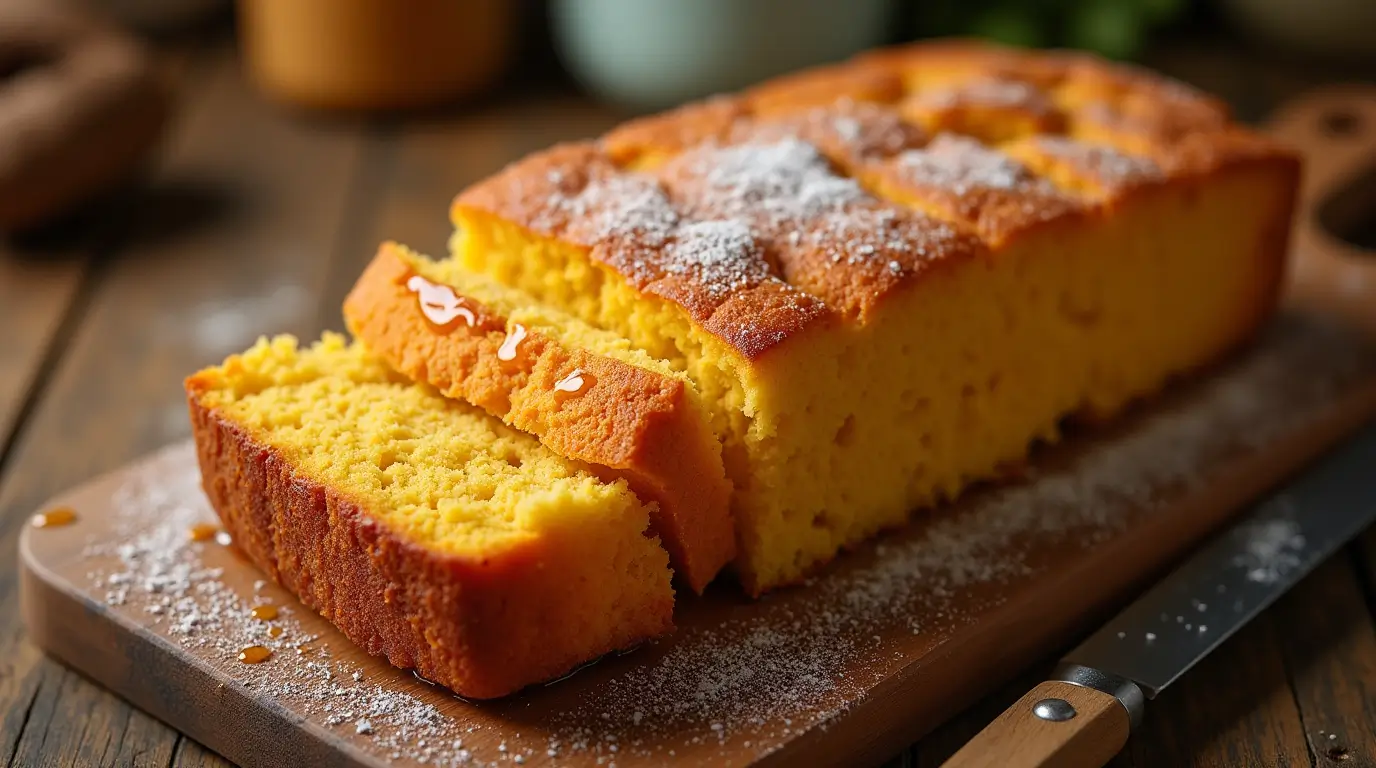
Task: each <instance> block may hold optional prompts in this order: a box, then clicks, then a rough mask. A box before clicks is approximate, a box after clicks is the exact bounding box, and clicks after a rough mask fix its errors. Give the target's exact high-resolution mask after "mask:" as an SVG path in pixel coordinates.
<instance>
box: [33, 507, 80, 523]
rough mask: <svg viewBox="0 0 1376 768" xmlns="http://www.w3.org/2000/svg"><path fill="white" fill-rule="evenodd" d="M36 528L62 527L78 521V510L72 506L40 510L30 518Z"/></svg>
mask: <svg viewBox="0 0 1376 768" xmlns="http://www.w3.org/2000/svg"><path fill="white" fill-rule="evenodd" d="M30 522H31V523H32V524H33V527H35V528H60V527H62V526H64V525H71V524H72V523H75V522H76V510H74V509H72V508H71V507H54V508H53V509H50V510H48V511H47V512H40V513H39V514H36V515H34V516H33V518H32V519H31V520H30Z"/></svg>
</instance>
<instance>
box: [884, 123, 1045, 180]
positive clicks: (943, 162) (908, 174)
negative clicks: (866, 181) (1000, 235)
mask: <svg viewBox="0 0 1376 768" xmlns="http://www.w3.org/2000/svg"><path fill="white" fill-rule="evenodd" d="M898 168H899V169H900V171H901V173H902V174H903V177H904V179H905V180H906V181H907V182H909V183H911V184H915V185H919V186H923V187H933V188H936V189H941V190H945V191H948V192H950V193H952V194H955V195H967V194H970V193H971V192H975V191H980V190H997V191H1001V192H1009V193H1019V194H1028V193H1035V194H1039V195H1055V194H1056V190H1055V188H1054V187H1052V186H1051V184H1050V183H1049V182H1047V181H1046V180H1045V179H1041V178H1038V177H1037V176H1034V175H1033V174H1032V172H1031V171H1030V170H1028V169H1027V167H1026V166H1024V165H1023V164H1022V163H1019V162H1018V161H1016V160H1014V159H1013V158H1011V157H1009V156H1008V155H1005V154H1004V153H1002V152H999V151H997V150H994V149H990V148H988V147H986V146H984V145H983V144H981V143H979V142H978V141H976V140H975V139H971V138H969V137H967V136H957V135H955V134H950V133H943V134H941V135H939V136H937V137H936V138H935V139H932V142H931V143H930V144H928V145H927V146H925V147H923V148H921V149H910V150H908V151H906V152H904V153H902V154H900V155H899V156H898Z"/></svg>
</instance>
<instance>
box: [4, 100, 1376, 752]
mask: <svg viewBox="0 0 1376 768" xmlns="http://www.w3.org/2000/svg"><path fill="white" fill-rule="evenodd" d="M1340 114H1341V115H1346V116H1347V117H1345V118H1344V117H1341V116H1340ZM1277 130H1278V131H1279V132H1280V133H1281V134H1282V135H1284V136H1286V137H1287V138H1289V139H1291V140H1292V141H1295V142H1296V143H1298V144H1301V145H1303V146H1315V147H1319V148H1321V151H1320V152H1316V153H1315V155H1314V158H1313V160H1312V162H1311V164H1310V166H1309V175H1308V180H1307V183H1306V184H1307V185H1306V188H1305V192H1304V195H1303V198H1304V204H1303V207H1304V210H1305V213H1304V214H1303V215H1302V216H1301V218H1300V229H1299V236H1298V238H1297V246H1298V248H1297V257H1298V259H1299V262H1300V263H1299V265H1298V266H1297V268H1296V270H1295V280H1294V290H1293V292H1292V300H1291V304H1290V308H1289V309H1287V311H1286V312H1285V313H1283V315H1282V316H1281V317H1280V318H1278V319H1277V320H1276V322H1275V323H1273V324H1272V325H1271V326H1270V327H1269V328H1268V329H1267V330H1266V331H1265V333H1264V334H1263V335H1262V337H1261V338H1260V339H1259V340H1258V342H1257V343H1256V344H1255V345H1254V346H1253V347H1252V348H1251V349H1249V350H1247V351H1246V352H1244V353H1242V354H1240V355H1238V356H1237V357H1235V358H1234V359H1232V360H1230V361H1227V362H1225V363H1224V364H1221V365H1219V366H1218V367H1216V368H1215V369H1213V370H1211V371H1207V372H1204V373H1203V374H1202V375H1201V376H1200V377H1198V378H1197V379H1196V380H1195V381H1193V382H1192V383H1189V384H1182V385H1179V386H1176V387H1174V388H1173V389H1172V390H1171V391H1170V392H1168V393H1167V394H1166V395H1165V396H1163V397H1162V398H1160V399H1158V400H1156V401H1153V403H1151V404H1150V405H1149V406H1144V407H1143V408H1141V409H1139V411H1138V412H1137V413H1135V414H1132V415H1131V416H1129V417H1128V418H1127V419H1125V420H1123V421H1122V422H1121V423H1119V424H1117V425H1115V426H1113V427H1111V428H1103V429H1092V430H1091V429H1082V430H1080V431H1078V432H1077V433H1075V434H1072V435H1071V436H1070V437H1069V439H1067V440H1066V441H1065V443H1064V444H1062V445H1061V446H1059V447H1056V448H1054V449H1047V450H1043V451H1039V452H1038V453H1037V455H1036V456H1035V457H1034V460H1033V462H1032V465H1031V468H1030V470H1029V472H1028V475H1027V477H1026V478H1025V479H1024V480H1022V481H1020V482H1018V483H1016V484H1012V485H1006V486H1000V487H997V488H988V489H983V490H980V491H977V492H975V493H973V494H970V495H969V496H968V497H967V498H966V499H965V500H964V501H963V502H962V503H960V504H959V505H956V506H954V507H952V508H950V509H947V510H944V511H941V512H939V513H936V514H931V515H925V516H924V517H923V519H922V521H921V522H920V523H918V524H916V525H914V526H912V527H911V528H909V529H907V530H904V531H902V532H898V533H895V534H892V535H889V536H886V537H883V538H881V539H880V540H879V541H877V542H875V543H873V544H871V545H868V546H865V547H862V548H860V549H859V550H858V551H856V552H853V553H850V554H848V555H846V556H844V557H843V558H841V560H840V561H839V562H838V564H837V565H836V566H835V567H833V568H831V569H829V570H828V571H827V572H826V573H825V574H824V575H822V576H819V577H818V578H816V579H815V580H813V581H812V582H811V583H809V584H808V585H806V586H804V587H800V588H796V589H788V590H782V591H780V592H778V593H776V594H772V595H770V596H768V597H766V598H765V599H762V600H759V601H750V600H747V599H745V598H744V597H742V596H740V595H739V594H738V593H737V592H736V591H734V590H732V589H731V588H730V587H729V585H718V586H717V587H716V588H714V589H713V590H711V591H709V594H708V595H706V596H705V597H703V598H700V599H694V598H691V597H684V598H681V599H680V602H679V609H678V614H677V621H678V625H679V628H678V631H677V632H676V633H675V634H674V635H673V636H671V637H669V638H667V639H665V640H662V641H659V642H656V643H652V644H649V645H647V646H645V647H642V648H640V649H638V650H636V651H634V652H631V653H627V654H622V655H618V656H615V657H609V658H605V659H602V660H601V661H600V662H598V663H596V664H594V665H591V666H589V667H586V668H584V669H583V670H581V671H579V672H578V673H576V674H574V675H572V676H571V677H569V678H567V679H565V680H563V681H560V682H558V683H555V684H551V685H548V686H543V687H538V688H534V689H530V690H527V691H525V692H523V693H521V694H518V695H516V696H513V697H510V698H508V699H505V700H502V701H498V702H487V703H481V704H478V703H470V702H466V701H464V700H461V699H459V698H457V697H455V696H453V695H452V694H450V693H448V692H447V691H445V690H444V689H442V688H438V687H435V686H432V685H430V684H428V683H426V682H425V681H423V680H420V679H418V678H416V677H415V676H413V675H411V674H409V673H407V672H404V671H400V670H396V669H394V668H392V667H390V666H388V665H386V664H385V663H382V662H380V661H378V660H376V659H373V658H371V657H368V656H365V655H363V654H362V653H361V652H360V651H359V650H358V649H357V648H356V647H355V646H353V645H352V644H351V643H349V642H348V641H347V640H345V639H344V638H343V637H342V636H341V635H339V634H338V633H337V632H336V631H334V630H333V629H332V627H331V626H330V625H329V624H328V623H326V622H325V621H324V620H322V619H320V618H319V617H318V616H316V615H314V614H312V613H311V612H310V611H308V610H306V609H303V608H301V607H300V606H299V605H298V604H297V603H296V602H295V601H294V599H293V598H292V597H291V596H290V595H289V594H287V593H285V592H283V591H282V590H280V589H278V588H277V587H275V586H273V585H270V584H265V583H263V582H262V581H260V579H261V578H262V577H261V575H260V574H259V573H258V572H257V571H256V570H255V569H254V568H253V567H252V566H251V565H250V564H249V563H248V562H246V561H245V560H243V559H242V558H241V557H240V556H238V555H237V554H236V550H235V549H234V548H233V546H232V544H227V543H225V542H222V541H217V540H216V539H215V538H214V536H213V535H211V536H210V537H209V538H206V539H204V540H200V541H197V540H194V539H195V538H196V536H193V532H196V533H197V534H202V535H203V534H205V533H207V531H206V530H203V529H200V528H198V526H199V525H200V524H204V523H210V522H212V521H213V520H214V515H213V514H212V512H211V511H210V508H209V506H208V505H207V503H206V501H205V499H204V498H203V496H202V494H201V492H200V489H199V486H198V481H199V478H198V475H197V470H196V462H195V458H194V452H193V450H192V448H191V446H190V445H187V444H183V445H177V446H172V447H170V448H168V449H166V450H164V451H163V452H161V453H159V454H157V455H155V456H152V457H150V458H148V459H146V460H144V461H142V462H140V463H138V464H136V465H134V466H131V467H128V468H125V469H123V470H120V471H118V472H116V473H114V474H112V475H109V476H106V477H103V478H100V479H97V480H94V481H92V482H91V483H89V484H87V485H84V486H82V487H80V488H77V489H75V490H73V491H71V492H69V493H66V494H63V495H62V496H59V497H58V498H56V499H53V500H52V501H51V502H49V504H47V505H46V506H45V507H44V508H43V509H42V510H39V512H45V511H50V510H54V509H58V508H70V509H72V510H74V511H75V513H76V519H75V521H74V522H72V523H71V524H69V525H62V526H51V527H44V528H38V527H30V528H28V529H26V531H25V533H24V535H23V537H22V539H21V542H20V552H21V561H22V563H21V571H22V598H23V610H24V616H25V619H26V621H27V623H28V626H29V630H30V633H31V636H32V637H33V639H34V640H35V642H37V643H38V644H39V645H41V646H42V647H43V648H44V649H45V650H47V651H48V652H49V653H51V654H53V655H54V656H56V657H58V658H60V659H62V660H63V661H65V662H66V663H68V664H70V665H72V666H73V667H75V668H77V669H79V670H81V671H83V672H84V673H86V674H87V675H89V676H90V677H92V678H94V679H95V680H97V681H99V682H100V683H102V684H104V685H106V686H108V687H109V688H111V689H112V690H114V691H117V692H118V693H120V694H121V695H123V696H124V697H126V698H128V699H129V700H130V701H131V702H133V703H135V704H136V705H138V706H140V707H142V708H144V709H146V710H147V711H149V712H151V713H152V714H154V715H156V716H158V717H160V718H162V719H163V720H165V721H167V722H168V723H170V724H171V725H173V726H174V727H176V728H178V729H180V730H182V731H184V732H186V733H187V734H188V735H190V736H192V737H193V738H195V739H197V740H198V741H200V742H202V743H204V744H205V745H207V746H209V747H211V748H212V749H214V750H216V751H217V752H220V753H221V754H223V755H225V756H226V757H228V758H230V759H232V760H235V761H237V762H239V763H242V764H245V765H256V766H269V765H272V766H276V765H366V766H377V765H384V764H393V765H404V766H411V765H421V764H424V765H455V764H464V763H466V762H467V763H472V764H490V763H496V764H499V765H507V764H513V765H514V764H524V765H547V764H559V765H588V766H592V765H617V766H633V765H656V764H662V763H664V762H669V761H675V760H677V761H681V762H683V763H684V764H689V765H693V764H698V765H784V764H799V763H805V764H808V765H856V764H865V763H872V762H878V761H879V760H882V759H883V758H885V757H888V756H889V755H891V754H893V753H895V752H897V751H898V750H899V749H901V748H902V747H903V746H904V745H906V744H908V743H910V742H911V741H913V740H915V739H917V738H919V737H920V736H921V735H922V734H924V733H925V732H927V731H928V730H930V729H931V728H932V727H934V726H935V725H937V724H938V723H939V722H941V721H942V720H943V719H944V718H946V717H949V716H950V715H952V714H954V713H955V712H957V711H959V710H960V709H961V708H963V707H965V706H967V705H968V704H970V703H971V702H973V701H974V700H975V699H977V698H978V697H980V696H981V695H982V694H983V693H985V692H987V691H988V690H989V689H990V688H991V687H993V686H995V685H997V684H998V683H1000V682H1002V681H1004V680H1006V679H1007V678H1009V677H1011V676H1012V675H1013V674H1014V673H1016V672H1017V671H1018V670H1020V669H1022V668H1024V667H1026V666H1027V665H1029V664H1031V663H1033V662H1035V661H1037V660H1039V659H1042V658H1044V657H1045V656H1046V655H1048V654H1050V653H1053V652H1054V651H1055V650H1057V649H1058V648H1060V647H1062V646H1063V645H1064V644H1065V643H1066V642H1068V641H1069V640H1070V639H1072V638H1073V637H1074V636H1075V635H1076V633H1078V632H1081V631H1083V630H1084V629H1087V628H1089V627H1090V626H1092V625H1093V624H1094V622H1095V621H1097V620H1099V619H1102V618H1103V617H1104V614H1105V612H1106V611H1108V610H1109V609H1111V607H1112V606H1114V605H1115V604H1117V603H1119V602H1121V601H1122V600H1123V599H1125V598H1127V597H1128V596H1130V595H1131V593H1132V591H1133V590H1134V589H1136V588H1138V587H1140V586H1141V585H1142V584H1143V583H1144V581H1146V580H1148V579H1149V578H1150V577H1151V576H1152V575H1153V574H1155V573H1157V572H1159V571H1160V569H1161V568H1163V567H1164V566H1166V565H1167V564H1169V563H1170V562H1171V561H1172V560H1173V559H1175V558H1176V557H1178V556H1179V555H1180V554H1181V553H1182V552H1183V551H1185V550H1186V549H1188V548H1189V547H1190V546H1191V545H1192V544H1193V543H1195V542H1197V541H1198V540H1199V539H1200V538H1202V537H1203V536H1205V535H1206V534H1207V533H1208V532H1209V531H1211V530H1213V529H1215V528H1216V527H1217V526H1219V525H1220V524H1221V523H1223V522H1224V521H1225V520H1226V519H1227V518H1228V517H1229V515H1230V514H1231V513H1233V512H1234V511H1236V510H1237V509H1238V508H1239V507H1240V506H1241V505H1243V504H1245V503H1246V502H1247V501H1248V500H1249V499H1252V498H1254V497H1255V496H1257V495H1258V494H1259V493H1261V492H1263V491H1265V490H1266V489H1267V488H1268V487H1269V486H1271V485H1272V484H1274V483H1275V482H1276V481H1277V480H1278V479H1280V478H1282V477H1283V476H1284V475H1286V474H1287V473H1289V472H1291V471H1293V470H1294V469H1296V468H1297V467H1299V466H1301V465H1302V464H1303V463H1304V462H1305V461H1307V460H1309V459H1311V458H1313V457H1314V456H1316V455H1318V454H1319V453H1320V452H1322V450H1323V449H1324V448H1325V447H1326V446H1329V445H1331V444H1332V443H1333V442H1334V441H1336V440H1338V439H1340V438H1341V436H1343V435H1344V434H1346V433H1347V432H1350V431H1351V430H1353V429H1354V428H1356V427H1358V426H1360V425H1361V424H1362V423H1363V422H1365V421H1366V420H1368V419H1370V418H1372V417H1373V415H1376V345H1373V343H1372V342H1371V341H1370V339H1371V338H1373V337H1372V335H1371V333H1370V331H1372V330H1376V322H1373V320H1374V319H1376V314H1373V312H1372V311H1371V309H1370V307H1371V306H1372V302H1373V299H1376V259H1370V258H1364V257H1362V256H1361V255H1359V254H1358V253H1356V252H1355V251H1354V249H1352V248H1349V247H1347V246H1345V245H1343V244H1342V243H1341V242H1340V241H1338V240H1336V239H1334V238H1332V237H1331V236H1328V235H1326V234H1325V233H1323V232H1322V231H1320V230H1319V229H1318V228H1317V227H1316V226H1315V225H1314V216H1313V214H1312V213H1311V211H1313V210H1314V209H1316V208H1317V207H1319V206H1320V205H1322V204H1323V203H1324V202H1325V200H1326V199H1327V194H1328V193H1329V192H1330V191H1331V190H1334V189H1337V188H1339V187H1341V186H1343V185H1344V184H1346V183H1348V182H1349V181H1350V180H1351V179H1352V178H1355V177H1354V176H1353V172H1356V171H1360V170H1361V169H1362V168H1371V167H1376V96H1373V95H1372V94H1371V92H1369V91H1368V92H1365V93H1355V92H1328V93H1323V94H1317V95H1315V96H1313V97H1311V98H1309V99H1307V100H1306V101H1304V102H1302V103H1299V104H1297V105H1295V106H1293V107H1291V108H1290V109H1288V110H1286V111H1284V112H1283V113H1282V115H1281V116H1280V119H1279V122H1278V127H1277ZM1363 130H1365V131H1366V134H1365V135H1364V134H1363ZM1341 213H1342V212H1341V211H1339V214H1341ZM1363 328H1364V329H1365V331H1364V330H1362V329H1363ZM1262 554H1264V553H1262ZM1259 556H1261V555H1259ZM1263 565H1264V564H1263ZM1220 599H1226V597H1223V596H1220ZM263 606H273V607H275V608H276V616H271V615H270V614H271V613H272V609H270V608H263ZM255 609H258V610H256V613H257V616H255V615H254V614H255ZM251 646H262V647H265V648H267V649H269V650H271V652H272V655H271V656H270V657H269V658H268V659H266V660H265V661H262V662H261V663H257V664H246V663H242V662H241V661H239V658H238V657H239V655H240V652H241V650H243V649H245V648H249V647H251Z"/></svg>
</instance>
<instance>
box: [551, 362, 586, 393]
mask: <svg viewBox="0 0 1376 768" xmlns="http://www.w3.org/2000/svg"><path fill="white" fill-rule="evenodd" d="M583 383H584V382H583V369H582V368H574V369H573V373H570V374H569V375H567V376H565V377H564V378H562V379H560V380H558V381H556V382H554V391H555V392H568V393H569V394H574V393H576V392H578V391H579V390H581V389H582V388H583Z"/></svg>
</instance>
